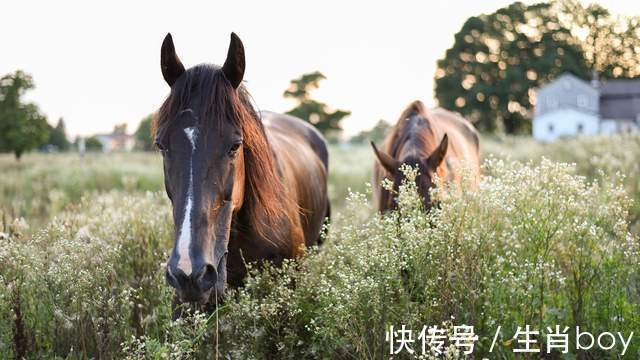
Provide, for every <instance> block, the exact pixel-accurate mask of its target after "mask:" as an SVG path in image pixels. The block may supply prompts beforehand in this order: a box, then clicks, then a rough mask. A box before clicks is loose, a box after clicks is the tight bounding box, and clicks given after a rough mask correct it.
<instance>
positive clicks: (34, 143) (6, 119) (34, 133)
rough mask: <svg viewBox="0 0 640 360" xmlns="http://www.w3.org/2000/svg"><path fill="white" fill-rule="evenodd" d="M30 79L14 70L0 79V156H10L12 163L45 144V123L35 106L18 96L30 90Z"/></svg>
mask: <svg viewBox="0 0 640 360" xmlns="http://www.w3.org/2000/svg"><path fill="white" fill-rule="evenodd" d="M33 88H34V84H33V79H32V77H31V75H29V74H26V73H24V72H22V71H21V70H17V71H16V72H14V73H13V74H8V75H5V76H3V77H2V78H1V79H0V152H13V153H14V155H15V157H16V159H18V160H19V159H20V157H21V156H22V154H23V153H25V152H26V151H29V150H31V149H34V148H36V147H38V146H40V145H42V144H43V143H44V142H45V141H46V140H47V135H48V124H47V119H46V117H45V116H44V115H42V114H41V113H40V110H38V107H37V106H36V105H35V104H31V103H23V102H22V99H21V98H22V96H23V95H24V93H25V92H26V91H27V90H30V89H33Z"/></svg>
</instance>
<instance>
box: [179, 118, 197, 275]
mask: <svg viewBox="0 0 640 360" xmlns="http://www.w3.org/2000/svg"><path fill="white" fill-rule="evenodd" d="M184 133H185V134H186V135H187V139H189V142H190V143H191V158H190V159H189V187H188V190H187V203H186V205H185V206H184V215H183V216H182V225H181V226H180V234H179V235H178V244H177V246H176V248H177V250H178V268H179V269H181V270H182V271H184V273H185V274H187V276H188V275H191V271H192V266H191V257H190V256H189V246H190V244H191V209H192V208H193V153H194V151H195V150H196V138H197V136H198V129H196V128H195V127H188V128H186V129H184Z"/></svg>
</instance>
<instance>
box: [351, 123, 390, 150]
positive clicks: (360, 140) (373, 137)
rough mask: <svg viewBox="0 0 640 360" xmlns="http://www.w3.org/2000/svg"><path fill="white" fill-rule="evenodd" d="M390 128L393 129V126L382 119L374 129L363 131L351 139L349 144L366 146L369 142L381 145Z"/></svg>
mask: <svg viewBox="0 0 640 360" xmlns="http://www.w3.org/2000/svg"><path fill="white" fill-rule="evenodd" d="M389 128H391V125H389V123H388V122H386V121H384V120H382V119H380V120H378V122H377V123H376V124H375V125H374V127H373V128H371V129H369V130H363V131H361V132H360V133H358V134H357V135H355V136H353V137H352V138H351V139H349V142H350V143H353V144H364V143H369V141H373V142H375V143H380V142H382V141H383V140H384V137H385V135H387V132H388V131H389Z"/></svg>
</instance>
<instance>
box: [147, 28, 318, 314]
mask: <svg viewBox="0 0 640 360" xmlns="http://www.w3.org/2000/svg"><path fill="white" fill-rule="evenodd" d="M161 67H162V75H163V76H164V79H165V81H166V82H167V84H169V86H171V93H170V94H169V97H168V98H167V99H166V100H165V102H164V104H163V105H162V107H161V108H160V110H159V111H158V114H157V116H156V118H155V119H154V134H155V136H156V146H157V147H158V148H159V149H160V150H161V152H162V157H163V162H164V179H165V188H166V191H167V195H168V197H169V199H170V200H171V203H172V206H173V219H174V224H175V244H174V247H173V251H172V252H171V256H170V258H169V261H168V262H167V267H166V278H167V281H168V283H169V284H170V285H171V286H172V287H174V288H175V289H176V294H177V300H178V302H199V303H201V304H206V303H207V302H209V300H210V298H211V294H212V290H215V294H216V295H217V297H216V298H215V299H216V300H218V298H222V296H223V294H224V291H225V286H226V285H227V284H228V285H230V286H239V285H241V283H242V281H243V278H244V276H245V274H246V271H247V270H246V268H245V263H251V262H255V261H258V262H260V261H264V260H268V261H272V262H274V263H276V264H277V263H280V262H282V260H283V259H285V258H292V257H296V256H298V255H300V254H302V253H303V252H304V251H305V250H304V249H305V246H311V245H314V244H317V243H318V241H319V239H320V233H321V229H322V225H323V222H324V220H325V217H326V216H328V213H329V200H328V198H327V170H328V152H327V146H326V143H325V140H324V138H323V137H322V135H321V134H320V133H319V132H318V131H317V130H316V129H315V128H314V127H313V126H311V125H310V124H308V123H305V122H304V121H302V120H300V119H297V118H294V117H291V116H285V115H278V114H274V113H267V112H263V113H258V112H257V111H255V110H254V108H253V106H252V104H251V102H250V96H249V94H248V93H247V91H246V90H245V88H244V86H243V85H242V79H243V76H244V69H245V55H244V47H243V44H242V42H241V41H240V39H239V38H238V37H237V36H236V35H235V34H231V43H230V45H229V51H228V54H227V59H226V61H225V62H224V65H223V66H222V67H218V66H215V65H210V64H202V65H197V66H194V67H192V68H190V69H188V70H185V68H184V66H183V65H182V63H181V62H180V59H179V58H178V55H177V54H176V52H175V48H174V45H173V40H172V38H171V35H170V34H168V35H167V36H166V37H165V39H164V42H163V44H162V49H161Z"/></svg>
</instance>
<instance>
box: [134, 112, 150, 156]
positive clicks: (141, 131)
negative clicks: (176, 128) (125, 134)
mask: <svg viewBox="0 0 640 360" xmlns="http://www.w3.org/2000/svg"><path fill="white" fill-rule="evenodd" d="M152 121H153V114H150V115H147V116H146V117H145V118H144V119H142V121H140V125H138V129H136V132H135V133H134V134H133V136H134V137H135V138H136V147H137V148H138V149H140V150H142V151H151V150H153V139H151V122H152Z"/></svg>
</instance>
